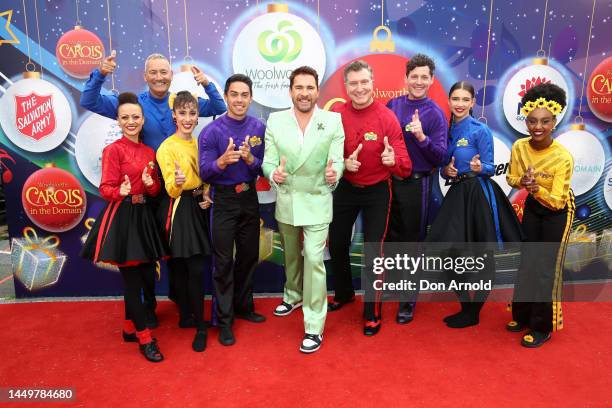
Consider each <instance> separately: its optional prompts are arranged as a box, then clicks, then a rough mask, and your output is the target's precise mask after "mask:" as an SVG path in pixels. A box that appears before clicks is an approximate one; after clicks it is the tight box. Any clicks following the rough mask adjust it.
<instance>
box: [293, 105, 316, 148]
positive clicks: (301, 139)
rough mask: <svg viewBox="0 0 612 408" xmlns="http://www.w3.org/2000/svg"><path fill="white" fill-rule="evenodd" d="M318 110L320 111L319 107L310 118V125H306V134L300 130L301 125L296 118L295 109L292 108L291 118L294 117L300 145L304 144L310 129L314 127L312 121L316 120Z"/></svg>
mask: <svg viewBox="0 0 612 408" xmlns="http://www.w3.org/2000/svg"><path fill="white" fill-rule="evenodd" d="M318 110H319V107H318V106H317V105H315V107H314V109H313V111H312V116H311V117H310V120H309V121H308V124H307V125H306V128H305V129H304V132H302V129H301V128H300V123H299V122H298V120H297V116H295V108H291V116H292V117H293V120H294V121H295V126H296V127H297V135H298V140H299V141H300V145H303V144H304V135H305V134H306V133H307V132H308V129H310V126H311V125H312V119H314V117H315V115H316V114H317V111H318Z"/></svg>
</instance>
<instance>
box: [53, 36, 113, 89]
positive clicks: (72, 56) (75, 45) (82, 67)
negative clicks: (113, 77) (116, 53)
mask: <svg viewBox="0 0 612 408" xmlns="http://www.w3.org/2000/svg"><path fill="white" fill-rule="evenodd" d="M55 56H56V57H57V60H58V62H59V66H60V67H61V68H62V69H63V70H64V71H65V72H66V73H67V74H68V75H70V76H73V77H75V78H88V77H89V74H90V72H91V71H92V70H93V69H94V68H97V67H98V66H100V62H102V59H103V58H104V44H102V41H100V39H99V38H98V36H97V35H95V34H94V33H92V32H91V31H87V30H85V29H84V28H82V27H80V26H76V27H74V30H70V31H68V32H67V33H65V34H64V35H62V37H61V38H60V39H59V40H58V41H57V46H56V47H55Z"/></svg>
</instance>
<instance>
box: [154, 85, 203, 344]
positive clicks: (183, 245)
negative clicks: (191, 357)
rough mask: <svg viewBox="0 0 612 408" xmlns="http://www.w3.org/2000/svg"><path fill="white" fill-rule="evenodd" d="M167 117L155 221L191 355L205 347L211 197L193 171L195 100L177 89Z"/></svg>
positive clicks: (159, 156)
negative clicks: (163, 194)
mask: <svg viewBox="0 0 612 408" xmlns="http://www.w3.org/2000/svg"><path fill="white" fill-rule="evenodd" d="M172 116H173V117H174V120H175V122H176V133H175V134H173V135H172V136H170V137H168V138H167V139H166V140H164V142H163V143H162V144H161V145H160V146H159V148H158V149H157V163H158V164H159V167H160V169H161V171H162V175H163V178H164V182H165V187H166V191H167V193H168V197H167V198H166V200H165V201H164V203H162V205H161V206H160V217H161V219H162V225H163V227H164V228H163V229H164V232H165V236H166V239H167V240H168V245H169V247H170V253H171V256H172V259H173V261H172V268H173V269H174V270H173V272H174V273H175V280H176V282H175V289H176V292H177V293H176V296H177V303H178V306H179V314H180V318H179V327H195V328H196V334H195V337H194V339H193V343H192V348H193V350H194V351H198V352H201V351H204V349H205V348H206V324H205V323H204V289H203V273H204V269H205V264H206V257H207V256H209V255H210V253H211V245H210V232H209V227H208V211H207V208H208V207H210V203H211V202H212V201H211V200H210V197H209V196H208V191H207V190H206V189H203V183H202V180H201V179H200V176H199V173H198V172H199V167H198V142H197V140H194V139H193V137H192V135H191V133H192V132H193V129H194V128H195V127H196V125H197V123H198V102H197V100H196V99H195V98H194V97H193V95H191V94H190V93H189V92H186V91H182V92H179V93H178V94H177V95H176V98H175V99H174V103H173V108H172Z"/></svg>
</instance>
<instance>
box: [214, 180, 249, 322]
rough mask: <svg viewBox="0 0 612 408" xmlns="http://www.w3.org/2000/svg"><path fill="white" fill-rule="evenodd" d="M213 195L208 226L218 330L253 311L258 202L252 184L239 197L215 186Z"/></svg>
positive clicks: (228, 189) (228, 190)
mask: <svg viewBox="0 0 612 408" xmlns="http://www.w3.org/2000/svg"><path fill="white" fill-rule="evenodd" d="M213 194H214V196H213V201H214V204H213V205H212V210H211V223H210V225H211V234H212V244H213V254H214V257H213V265H214V269H213V283H214V287H215V295H216V297H217V304H216V313H217V318H218V326H219V327H229V326H231V325H232V324H233V321H234V314H235V313H240V314H243V313H249V312H252V311H253V310H254V304H253V273H254V271H255V267H256V266H257V262H258V260H259V202H258V200H257V191H256V190H255V183H251V184H250V185H249V189H248V190H246V191H242V192H241V193H237V192H236V191H235V189H234V187H225V186H219V185H215V186H214V188H213ZM234 246H235V248H236V257H235V259H234Z"/></svg>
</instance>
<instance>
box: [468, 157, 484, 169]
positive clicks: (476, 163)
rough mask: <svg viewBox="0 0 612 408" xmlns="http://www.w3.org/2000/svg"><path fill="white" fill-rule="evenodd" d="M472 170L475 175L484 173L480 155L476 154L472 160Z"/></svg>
mask: <svg viewBox="0 0 612 408" xmlns="http://www.w3.org/2000/svg"><path fill="white" fill-rule="evenodd" d="M470 170H472V171H473V172H475V173H480V172H482V162H481V161H480V155H479V154H475V155H474V157H472V160H470Z"/></svg>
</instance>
